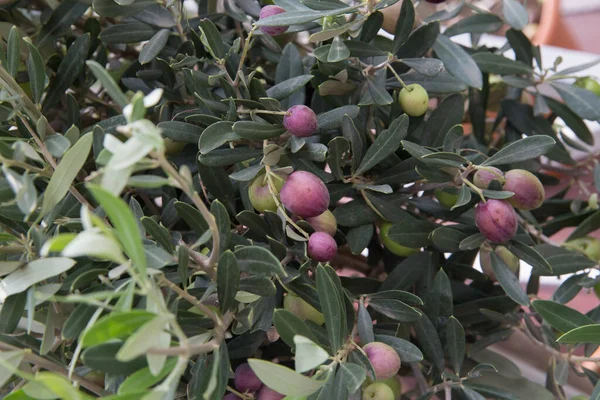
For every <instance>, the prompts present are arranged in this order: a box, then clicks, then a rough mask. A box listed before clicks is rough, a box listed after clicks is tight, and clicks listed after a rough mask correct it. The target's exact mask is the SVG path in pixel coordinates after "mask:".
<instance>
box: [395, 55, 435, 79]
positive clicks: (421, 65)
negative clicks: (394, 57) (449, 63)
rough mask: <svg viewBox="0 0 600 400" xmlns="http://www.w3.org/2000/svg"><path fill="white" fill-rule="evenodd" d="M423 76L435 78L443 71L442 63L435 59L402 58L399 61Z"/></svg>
mask: <svg viewBox="0 0 600 400" xmlns="http://www.w3.org/2000/svg"><path fill="white" fill-rule="evenodd" d="M399 61H400V62H401V63H402V64H404V65H406V66H407V67H410V68H412V69H414V70H415V71H417V72H418V73H420V74H422V75H424V76H429V77H433V76H437V75H438V74H439V73H440V72H442V70H443V69H444V63H443V62H441V61H440V60H436V59H435V58H403V59H401V60H399Z"/></svg>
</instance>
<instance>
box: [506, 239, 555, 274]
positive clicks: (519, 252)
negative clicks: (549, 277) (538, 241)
mask: <svg viewBox="0 0 600 400" xmlns="http://www.w3.org/2000/svg"><path fill="white" fill-rule="evenodd" d="M507 247H508V250H510V252H511V253H513V254H514V255H515V256H517V257H518V258H519V259H520V260H523V261H525V262H526V263H527V264H529V265H531V266H533V267H534V268H540V269H544V270H546V271H548V272H552V266H551V265H550V264H549V263H548V261H546V259H545V258H544V257H542V255H541V254H540V253H538V252H537V251H536V250H535V249H534V248H532V247H531V246H528V245H526V244H524V243H521V242H518V241H514V240H513V241H511V242H510V243H509V244H508V246H507Z"/></svg>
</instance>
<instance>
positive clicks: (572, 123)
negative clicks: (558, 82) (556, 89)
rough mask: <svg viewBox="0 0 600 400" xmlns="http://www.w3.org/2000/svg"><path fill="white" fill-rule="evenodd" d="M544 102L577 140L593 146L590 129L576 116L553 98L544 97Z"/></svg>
mask: <svg viewBox="0 0 600 400" xmlns="http://www.w3.org/2000/svg"><path fill="white" fill-rule="evenodd" d="M544 100H545V101H546V103H547V104H548V107H550V109H551V110H552V112H553V113H555V114H556V115H558V116H559V117H560V119H562V120H563V121H564V122H565V124H566V125H567V126H568V127H569V128H571V130H572V131H573V132H574V133H575V134H576V135H577V137H578V138H579V139H581V140H582V141H583V142H585V143H587V144H589V145H592V144H594V137H593V136H592V133H591V132H590V128H589V127H588V126H587V124H586V123H585V122H584V121H583V120H582V119H581V118H580V117H579V116H578V115H577V114H575V113H574V112H573V111H571V109H570V108H569V107H567V106H566V105H564V104H563V103H561V102H559V101H556V100H554V99H553V98H550V97H544Z"/></svg>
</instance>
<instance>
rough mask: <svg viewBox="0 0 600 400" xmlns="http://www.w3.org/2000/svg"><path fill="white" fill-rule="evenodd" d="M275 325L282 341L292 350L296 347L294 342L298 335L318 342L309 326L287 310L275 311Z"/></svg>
mask: <svg viewBox="0 0 600 400" xmlns="http://www.w3.org/2000/svg"><path fill="white" fill-rule="evenodd" d="M273 325H275V328H276V329H277V332H278V333H279V335H280V336H281V339H282V340H283V341H284V342H285V343H286V344H287V345H288V346H290V347H291V348H292V349H294V348H295V346H296V344H295V342H294V336H296V335H301V336H304V337H305V338H308V339H310V340H311V341H313V342H316V341H317V338H316V337H315V335H314V334H313V332H312V331H311V330H310V329H309V328H308V326H306V324H305V323H304V322H303V321H302V320H301V319H300V318H298V317H297V316H296V315H295V314H293V313H291V312H289V311H287V310H283V309H278V310H275V312H274V313H273Z"/></svg>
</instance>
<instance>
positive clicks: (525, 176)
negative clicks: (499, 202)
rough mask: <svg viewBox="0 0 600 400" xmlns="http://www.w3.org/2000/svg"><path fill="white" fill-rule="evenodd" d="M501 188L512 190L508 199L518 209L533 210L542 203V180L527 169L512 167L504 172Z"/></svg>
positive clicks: (543, 194)
mask: <svg viewBox="0 0 600 400" xmlns="http://www.w3.org/2000/svg"><path fill="white" fill-rule="evenodd" d="M504 178H505V179H506V182H505V183H504V186H503V189H504V190H507V191H509V192H513V193H514V196H512V197H510V198H509V199H508V201H509V202H510V204H512V205H513V207H515V208H517V209H519V210H535V209H536V208H538V207H539V206H541V205H542V203H544V200H545V198H546V191H545V190H544V185H542V182H540V180H539V179H538V178H537V176H535V175H534V174H532V173H531V172H529V171H526V170H524V169H512V170H510V171H508V172H507V173H506V174H504Z"/></svg>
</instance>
